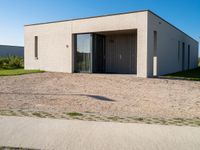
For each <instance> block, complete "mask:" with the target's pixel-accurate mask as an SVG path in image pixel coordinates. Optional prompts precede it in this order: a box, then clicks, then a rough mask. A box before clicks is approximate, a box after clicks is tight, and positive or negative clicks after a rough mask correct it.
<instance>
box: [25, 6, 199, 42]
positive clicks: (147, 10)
mask: <svg viewBox="0 0 200 150" xmlns="http://www.w3.org/2000/svg"><path fill="white" fill-rule="evenodd" d="M139 12H150V13H152V14H153V15H155V16H156V17H158V18H159V19H161V20H162V21H164V22H166V23H167V24H169V25H170V26H172V27H174V28H175V29H176V30H178V31H180V32H181V33H183V34H185V35H186V36H188V37H189V38H191V39H192V40H194V41H195V42H197V43H199V42H198V41H197V40H196V39H194V38H193V37H191V36H189V35H188V34H187V33H185V32H184V31H182V30H181V29H179V28H178V27H176V26H175V25H173V24H172V23H170V22H168V21H166V20H165V19H163V18H162V17H160V16H159V15H157V14H156V13H154V12H153V11H151V10H149V9H144V10H138V11H130V12H123V13H114V14H108V15H99V16H92V17H83V18H76V19H67V20H60V21H50V22H44V23H35V24H27V25H24V27H28V26H36V25H45V24H52V23H61V22H67V21H75V20H85V19H92V18H100V17H109V16H116V15H125V14H131V13H139Z"/></svg>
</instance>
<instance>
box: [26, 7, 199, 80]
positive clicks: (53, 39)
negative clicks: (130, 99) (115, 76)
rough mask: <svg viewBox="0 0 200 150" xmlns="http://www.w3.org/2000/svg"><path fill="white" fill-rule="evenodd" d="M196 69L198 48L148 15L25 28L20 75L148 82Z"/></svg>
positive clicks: (126, 15)
mask: <svg viewBox="0 0 200 150" xmlns="http://www.w3.org/2000/svg"><path fill="white" fill-rule="evenodd" d="M197 66H198V42H197V41H196V40H194V39H193V38H191V37H190V36H188V35H187V34H185V33H184V32H182V31H181V30H179V29H178V28H176V27H175V26H173V25H171V24H170V23H168V22H167V21H165V20H164V19H162V18H160V17H159V16H157V15H156V14H154V13H153V12H151V11H149V10H144V11H135V12H129V13H121V14H112V15H105V16H97V17H89V18H81V19H72V20H64V21H57V22H48V23H40V24H32V25H26V26H25V69H40V70H46V71H53V72H66V73H76V72H77V73H78V72H84V73H119V74H136V75H137V76H138V77H152V76H157V75H164V74H168V73H173V72H178V71H182V70H188V69H193V68H196V67H197Z"/></svg>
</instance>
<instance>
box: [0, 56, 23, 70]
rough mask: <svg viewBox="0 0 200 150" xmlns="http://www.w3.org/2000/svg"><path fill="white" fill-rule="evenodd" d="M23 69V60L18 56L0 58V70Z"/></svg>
mask: <svg viewBox="0 0 200 150" xmlns="http://www.w3.org/2000/svg"><path fill="white" fill-rule="evenodd" d="M23 67H24V59H23V58H22V57H18V56H9V57H0V69H17V68H23Z"/></svg>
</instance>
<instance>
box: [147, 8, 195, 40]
mask: <svg viewBox="0 0 200 150" xmlns="http://www.w3.org/2000/svg"><path fill="white" fill-rule="evenodd" d="M148 12H150V13H152V14H153V15H154V16H156V17H158V18H159V19H161V20H162V21H164V22H166V23H167V24H169V25H170V26H172V27H173V28H175V29H176V30H178V31H180V32H181V33H183V34H185V35H186V36H188V37H189V38H191V39H192V40H194V41H195V42H197V43H199V42H198V41H197V40H196V39H194V38H193V37H191V36H190V35H188V34H187V33H185V32H184V31H182V30H181V29H179V28H178V27H176V26H175V25H173V24H172V23H170V22H168V21H167V20H165V19H163V18H162V17H160V16H159V15H157V14H156V13H154V12H153V11H151V10H148Z"/></svg>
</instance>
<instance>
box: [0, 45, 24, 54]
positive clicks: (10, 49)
mask: <svg viewBox="0 0 200 150" xmlns="http://www.w3.org/2000/svg"><path fill="white" fill-rule="evenodd" d="M8 56H19V57H24V47H22V46H11V45H0V57H8Z"/></svg>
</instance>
